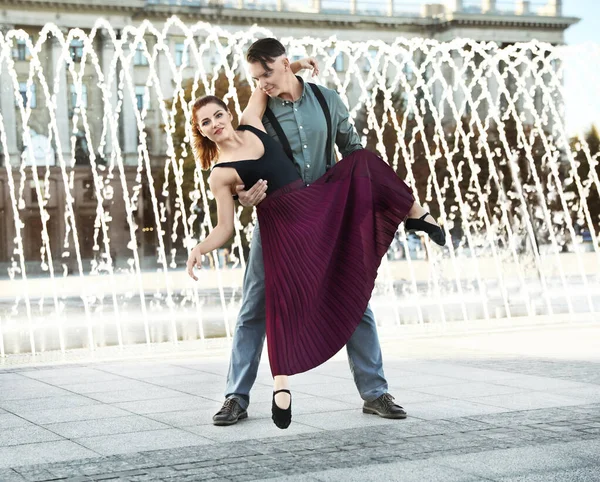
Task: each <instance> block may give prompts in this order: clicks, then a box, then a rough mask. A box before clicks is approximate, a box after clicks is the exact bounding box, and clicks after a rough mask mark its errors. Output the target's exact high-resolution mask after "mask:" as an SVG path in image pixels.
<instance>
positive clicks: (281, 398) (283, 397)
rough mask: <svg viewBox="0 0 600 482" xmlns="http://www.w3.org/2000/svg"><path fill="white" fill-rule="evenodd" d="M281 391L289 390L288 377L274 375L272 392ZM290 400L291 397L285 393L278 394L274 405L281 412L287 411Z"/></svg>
mask: <svg viewBox="0 0 600 482" xmlns="http://www.w3.org/2000/svg"><path fill="white" fill-rule="evenodd" d="M283 389H285V390H289V389H290V382H289V377H288V376H287V375H275V377H274V379H273V392H276V391H278V390H283ZM291 400H292V397H291V395H290V394H289V393H287V392H279V393H278V394H276V395H275V403H276V404H277V406H278V407H279V408H281V409H283V410H287V409H288V408H289V406H290V402H291Z"/></svg>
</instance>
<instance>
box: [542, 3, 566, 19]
mask: <svg viewBox="0 0 600 482" xmlns="http://www.w3.org/2000/svg"><path fill="white" fill-rule="evenodd" d="M562 3H563V2H562V0H548V3H547V4H546V6H545V7H544V12H545V14H546V15H551V16H554V17H561V16H562Z"/></svg>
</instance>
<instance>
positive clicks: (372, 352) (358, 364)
mask: <svg viewBox="0 0 600 482" xmlns="http://www.w3.org/2000/svg"><path fill="white" fill-rule="evenodd" d="M346 351H347V352H348V362H349V363H350V370H351V371H352V375H353V376H354V383H356V388H358V392H359V393H360V396H361V398H362V399H363V400H366V401H371V400H375V399H376V398H379V397H380V396H381V395H383V394H384V393H387V391H388V384H387V381H386V379H385V375H384V374H383V358H382V356H381V347H380V346H379V336H378V335H377V326H376V324H375V317H374V316H373V311H371V307H370V306H367V311H365V314H364V315H363V317H362V320H360V324H359V325H358V326H357V327H356V330H355V331H354V334H353V335H352V336H351V337H350V340H348V343H347V344H346Z"/></svg>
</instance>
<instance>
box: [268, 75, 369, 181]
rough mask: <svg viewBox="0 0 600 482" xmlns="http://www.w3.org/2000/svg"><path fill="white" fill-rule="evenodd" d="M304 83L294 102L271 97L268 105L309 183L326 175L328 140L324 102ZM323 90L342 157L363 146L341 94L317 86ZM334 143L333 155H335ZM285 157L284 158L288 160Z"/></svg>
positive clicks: (298, 166)
mask: <svg viewBox="0 0 600 482" xmlns="http://www.w3.org/2000/svg"><path fill="white" fill-rule="evenodd" d="M298 79H299V80H300V82H302V94H301V95H300V98H299V99H298V100H296V101H295V102H292V101H289V100H284V99H280V98H279V97H275V98H270V99H269V104H268V105H269V108H270V109H271V110H272V111H273V114H274V115H275V117H276V118H277V120H278V121H279V123H280V124H281V128H282V129H283V132H284V133H285V135H286V137H287V138H288V142H289V143H290V147H291V148H292V154H293V156H294V163H295V164H296V167H297V168H298V172H300V175H301V176H302V179H303V180H304V182H305V183H307V184H310V183H312V182H314V181H316V180H317V179H318V178H320V177H321V176H322V175H323V174H325V170H326V166H327V160H326V159H325V145H326V143H327V122H326V120H325V114H324V113H323V109H321V105H320V104H319V101H318V100H317V98H316V96H315V94H314V92H313V91H312V89H311V88H310V87H308V86H307V85H305V83H304V81H303V80H302V79H301V78H300V77H298ZM318 87H319V88H320V89H321V92H323V96H324V97H325V101H326V102H327V107H329V112H330V113H331V137H332V141H333V142H335V144H336V145H337V146H338V148H339V150H340V152H341V153H342V156H343V157H345V156H347V155H348V154H350V153H352V152H354V151H356V150H358V149H362V148H363V146H362V145H361V143H360V138H359V137H358V134H357V133H356V129H355V128H354V126H353V125H352V124H351V123H350V114H349V112H348V109H347V108H346V106H345V105H344V103H343V102H342V99H341V98H340V96H339V95H338V93H337V92H336V91H334V90H331V89H328V88H326V87H323V86H320V85H319V86H318ZM263 124H264V126H265V129H266V131H267V133H268V134H269V135H270V136H271V137H273V138H274V139H278V137H277V134H276V133H275V130H274V129H273V127H272V126H271V123H270V122H269V121H268V119H267V118H266V117H264V118H263ZM333 142H332V146H331V153H330V156H331V158H332V159H335V157H334V150H333ZM285 161H286V159H282V162H285Z"/></svg>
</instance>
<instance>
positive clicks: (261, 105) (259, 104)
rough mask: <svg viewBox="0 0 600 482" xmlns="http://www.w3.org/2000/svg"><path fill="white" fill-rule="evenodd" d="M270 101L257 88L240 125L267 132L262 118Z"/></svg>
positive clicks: (243, 113)
mask: <svg viewBox="0 0 600 482" xmlns="http://www.w3.org/2000/svg"><path fill="white" fill-rule="evenodd" d="M268 100H269V96H268V95H267V94H265V93H264V92H263V91H262V89H261V88H260V87H258V86H257V87H256V88H255V89H254V92H252V95H251V96H250V100H249V101H248V105H247V106H246V108H245V109H244V112H242V117H241V118H240V125H242V124H248V125H251V126H252V127H256V128H257V129H260V130H261V131H263V132H265V128H264V126H263V124H262V118H263V115H264V113H265V110H266V108H267V101H268Z"/></svg>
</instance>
